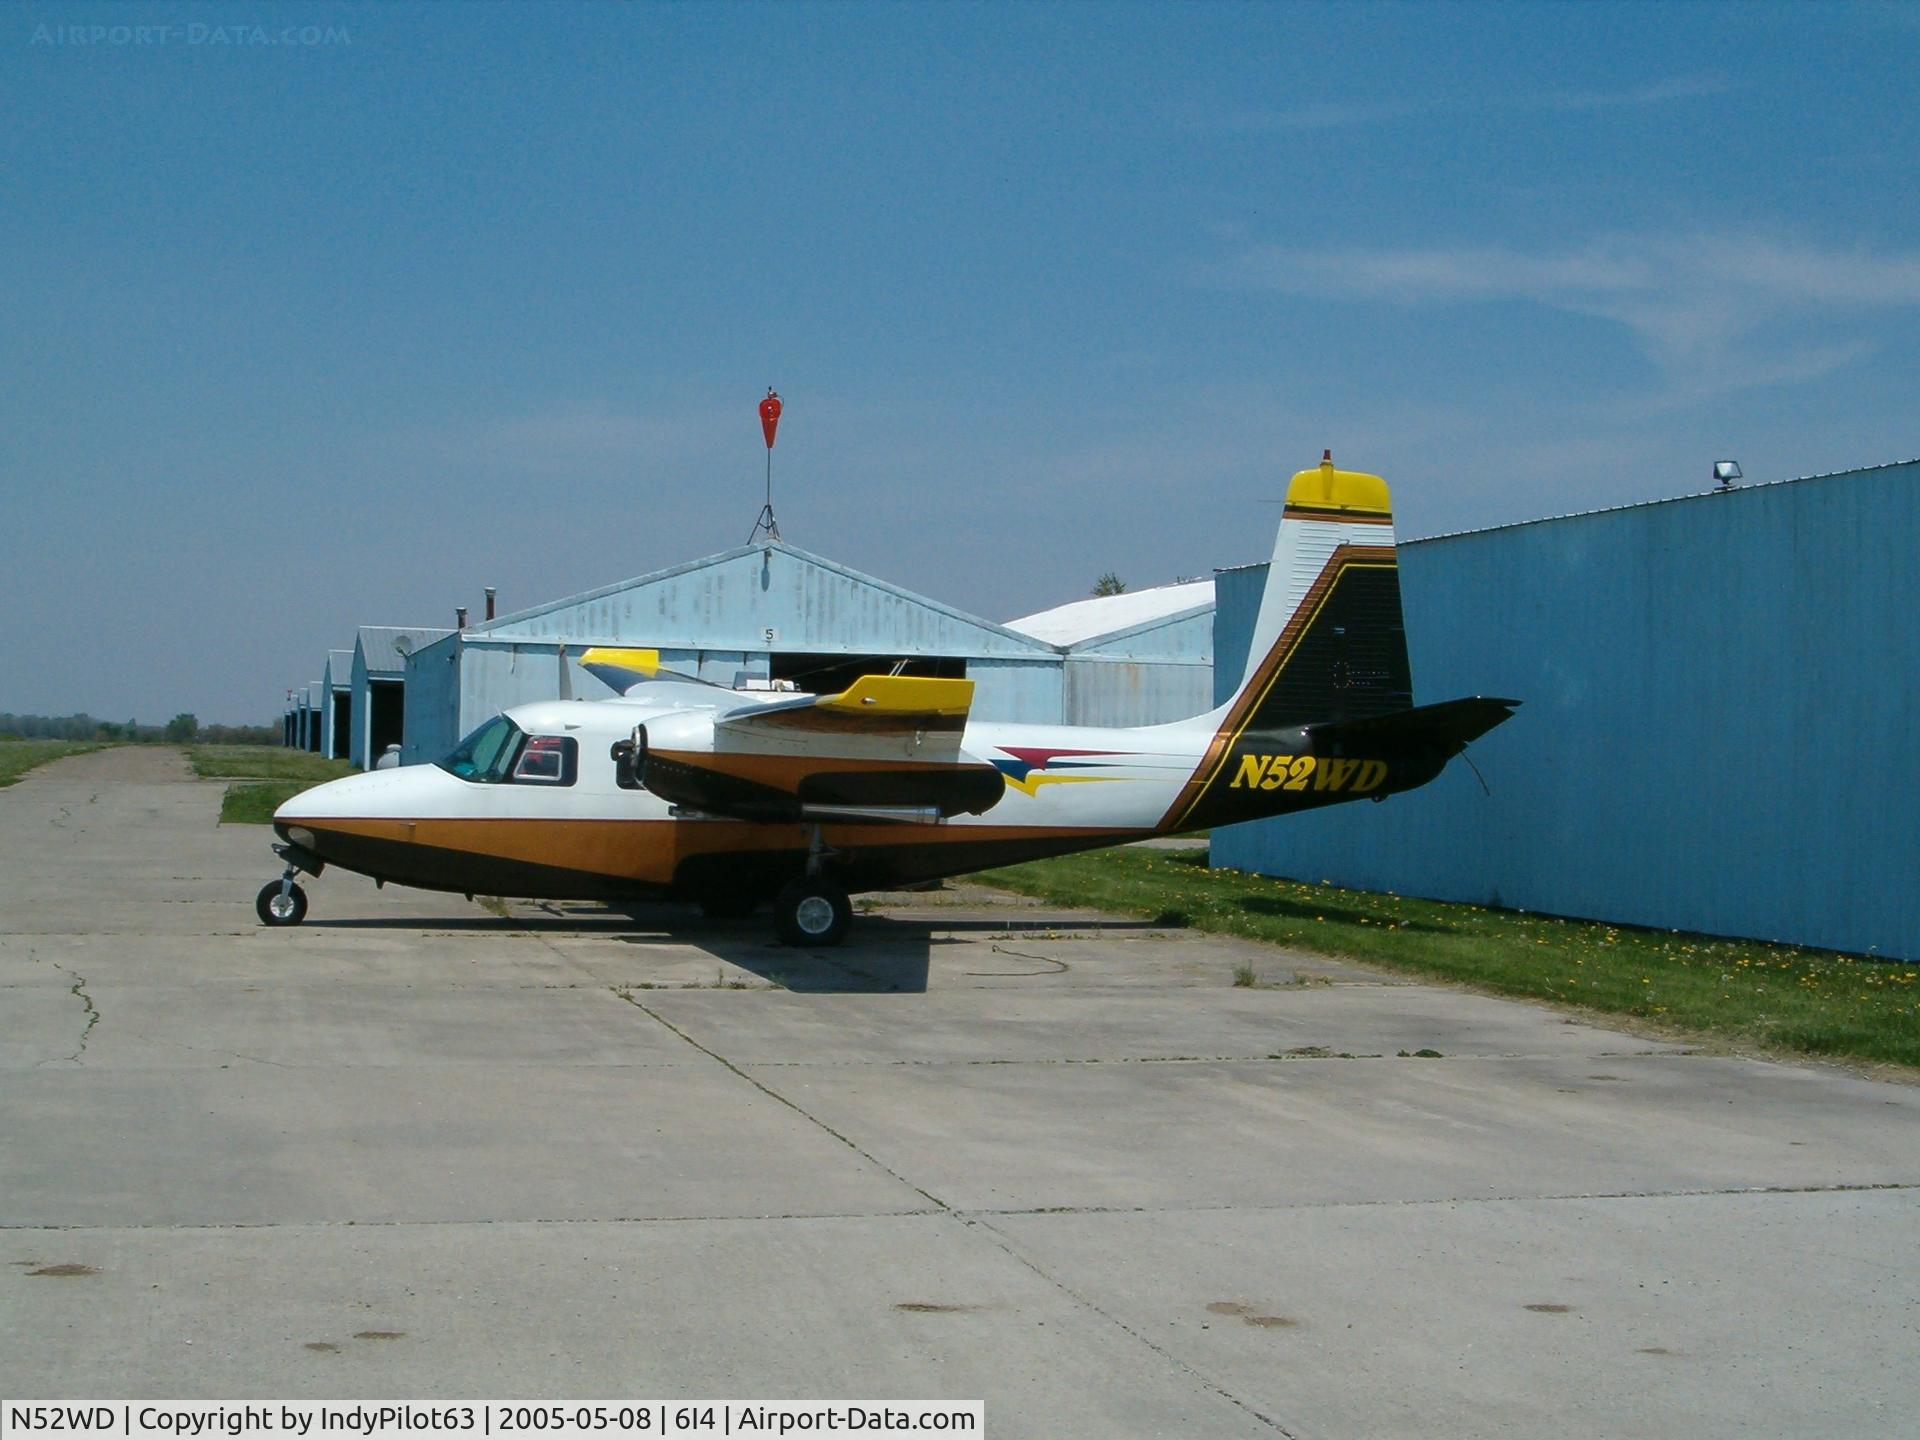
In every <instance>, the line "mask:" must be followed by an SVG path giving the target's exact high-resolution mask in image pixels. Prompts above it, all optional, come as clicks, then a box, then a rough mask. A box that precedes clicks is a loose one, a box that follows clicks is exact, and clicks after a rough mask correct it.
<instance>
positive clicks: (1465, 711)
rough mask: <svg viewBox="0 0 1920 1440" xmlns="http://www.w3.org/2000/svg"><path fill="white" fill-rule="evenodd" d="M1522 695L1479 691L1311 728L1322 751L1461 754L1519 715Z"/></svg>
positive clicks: (1308, 729)
mask: <svg viewBox="0 0 1920 1440" xmlns="http://www.w3.org/2000/svg"><path fill="white" fill-rule="evenodd" d="M1519 704H1520V702H1519V701H1518V700H1501V699H1496V698H1494V697H1491V696H1486V695H1473V696H1469V697H1468V698H1466V699H1463V700H1446V701H1442V702H1441V703H1440V704H1438V705H1421V706H1418V707H1417V708H1415V709H1412V710H1396V711H1394V712H1392V713H1391V714H1387V715H1371V716H1368V717H1367V718H1366V719H1364V720H1336V721H1329V722H1326V723H1323V724H1319V725H1307V726H1304V727H1302V728H1304V729H1305V731H1306V733H1307V736H1308V738H1309V740H1310V741H1311V743H1312V749H1313V753H1314V754H1316V755H1360V754H1366V755H1375V754H1383V753H1393V752H1400V753H1409V752H1418V751H1428V750H1433V751H1442V752H1444V753H1445V754H1447V755H1456V754H1458V753H1459V752H1460V751H1461V750H1464V749H1465V748H1466V747H1467V745H1468V744H1469V743H1471V742H1472V741H1475V740H1478V739H1479V738H1480V737H1481V736H1482V735H1484V734H1486V733H1487V732H1488V731H1489V730H1491V729H1493V727H1494V726H1496V725H1499V724H1501V723H1502V722H1503V721H1506V720H1510V719H1512V718H1513V712H1514V710H1515V709H1516V708H1517V707H1518V706H1519Z"/></svg>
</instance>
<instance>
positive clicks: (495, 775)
mask: <svg viewBox="0 0 1920 1440" xmlns="http://www.w3.org/2000/svg"><path fill="white" fill-rule="evenodd" d="M524 738H525V737H524V736H523V735H522V734H521V731H520V727H519V726H517V725H515V724H514V723H513V722H512V721H511V720H509V719H507V717H506V716H504V715H496V716H494V717H493V718H492V719H491V720H489V721H487V723H486V724H484V725H482V726H481V727H480V728H479V729H478V730H476V731H474V732H473V733H472V734H471V735H469V736H467V738H466V739H464V740H462V741H461V742H460V743H459V745H457V746H455V747H454V751H453V753H452V754H451V755H449V756H447V757H446V759H444V760H436V761H435V762H434V763H435V764H436V765H438V766H439V767H440V768H441V769H442V770H445V771H446V772H447V773H448V774H450V775H457V776H458V777H459V778H460V779H462V780H468V781H471V782H473V783H474V784H476V785H498V784H499V783H500V782H501V781H502V780H505V779H506V778H507V776H508V774H509V772H510V771H511V770H512V768H513V761H514V757H515V755H516V754H518V752H519V749H520V742H521V740H522V739H524Z"/></svg>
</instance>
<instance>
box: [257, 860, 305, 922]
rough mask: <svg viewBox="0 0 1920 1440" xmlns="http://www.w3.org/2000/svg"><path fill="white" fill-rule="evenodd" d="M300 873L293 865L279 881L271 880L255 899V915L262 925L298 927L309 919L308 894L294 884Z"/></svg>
mask: <svg viewBox="0 0 1920 1440" xmlns="http://www.w3.org/2000/svg"><path fill="white" fill-rule="evenodd" d="M299 873H300V872H299V871H297V870H295V869H294V868H293V867H292V866H291V865H289V866H288V867H287V873H286V874H284V875H282V876H281V877H280V878H279V879H278V880H269V881H268V882H267V883H266V884H265V885H262V886H261V887H260V893H259V895H257V896H256V897H255V898H254V902H253V913H254V914H256V915H258V916H259V917H260V923H261V924H262V925H298V924H299V923H300V922H301V921H302V920H304V919H306V918H307V892H306V891H305V890H302V889H301V888H300V887H299V886H298V885H296V884H294V883H293V877H294V876H295V875H297V874H299Z"/></svg>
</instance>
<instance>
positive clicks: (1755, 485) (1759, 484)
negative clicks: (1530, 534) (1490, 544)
mask: <svg viewBox="0 0 1920 1440" xmlns="http://www.w3.org/2000/svg"><path fill="white" fill-rule="evenodd" d="M1916 463H1920V461H1916V460H1888V461H1886V462H1884V463H1883V464H1879V465H1859V466H1855V467H1854V468H1853V469H1850V470H1825V471H1822V472H1821V473H1820V474H1818V475H1792V476H1787V477H1784V478H1782V479H1779V480H1743V481H1741V482H1739V483H1738V484H1735V485H1729V486H1727V487H1726V488H1725V489H1721V488H1720V487H1718V486H1716V487H1714V488H1713V489H1711V490H1693V491H1690V492H1688V493H1687V494H1685V495H1663V496H1660V497H1659V498H1657V499H1653V500H1629V501H1626V502H1625V503H1623V504H1619V505H1601V506H1598V507H1596V508H1595V509H1592V510H1570V511H1567V512H1565V513H1563V514H1559V515H1537V516H1535V517H1534V518H1533V519H1531V520H1505V521H1502V522H1501V523H1500V524H1498V525H1482V526H1480V527H1478V528H1477V529H1472V530H1443V531H1441V532H1440V533H1439V534H1438V535H1423V536H1421V537H1420V538H1419V539H1418V540H1403V541H1401V542H1400V543H1401V544H1403V545H1424V544H1426V543H1427V542H1428V541H1430V540H1459V539H1463V538H1464V537H1466V536H1469V535H1486V534H1490V533H1491V532H1493V531H1495V530H1517V529H1519V528H1520V527H1521V526H1523V525H1549V524H1552V523H1553V522H1554V521H1556V520H1584V519H1586V518H1587V517H1588V516H1592V515H1613V514H1616V513H1618V512H1619V511H1622V510H1644V509H1646V508H1647V507H1648V506H1651V505H1678V504H1682V503H1684V502H1685V501H1688V500H1704V499H1706V498H1707V497H1708V496H1709V495H1747V494H1752V493H1753V492H1755V491H1764V490H1770V489H1772V488H1774V487H1775V486H1778V485H1804V484H1806V483H1807V482H1809V481H1812V480H1840V479H1844V478H1846V477H1848V476H1853V475H1868V474H1871V473H1873V472H1874V471H1876V470H1898V469H1899V468H1900V467H1902V466H1903V465H1913V464H1916Z"/></svg>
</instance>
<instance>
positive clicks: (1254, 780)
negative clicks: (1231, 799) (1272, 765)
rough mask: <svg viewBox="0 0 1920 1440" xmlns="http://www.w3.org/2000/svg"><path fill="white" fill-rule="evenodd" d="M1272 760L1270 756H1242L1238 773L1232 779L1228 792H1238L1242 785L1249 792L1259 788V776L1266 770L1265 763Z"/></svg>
mask: <svg viewBox="0 0 1920 1440" xmlns="http://www.w3.org/2000/svg"><path fill="white" fill-rule="evenodd" d="M1272 758H1273V757H1272V756H1270V755H1242V756H1241V757H1240V773H1239V774H1237V775H1235V776H1234V777H1233V784H1231V785H1229V786H1228V787H1227V788H1228V789H1229V790H1238V789H1239V788H1240V787H1241V786H1243V785H1244V786H1245V787H1246V788H1247V789H1249V790H1255V789H1258V788H1259V786H1260V776H1261V774H1262V773H1263V772H1264V771H1265V770H1266V768H1267V761H1269V760H1270V759H1272Z"/></svg>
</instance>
